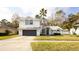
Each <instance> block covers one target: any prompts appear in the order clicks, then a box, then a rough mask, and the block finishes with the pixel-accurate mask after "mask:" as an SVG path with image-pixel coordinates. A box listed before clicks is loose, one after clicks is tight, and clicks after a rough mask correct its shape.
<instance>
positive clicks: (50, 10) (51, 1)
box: [0, 0, 79, 20]
mask: <svg viewBox="0 0 79 59" xmlns="http://www.w3.org/2000/svg"><path fill="white" fill-rule="evenodd" d="M70 3H71V1H70V0H66V1H65V2H64V1H62V2H61V1H60V3H59V1H58V0H1V1H0V20H1V19H7V20H11V18H12V15H13V14H15V13H16V14H19V15H20V16H32V17H34V16H35V15H36V14H39V10H40V9H41V8H45V9H47V17H48V18H49V17H51V15H53V16H54V14H55V11H56V8H57V7H58V8H59V9H61V10H63V11H64V12H65V13H66V15H69V14H71V13H76V12H79V7H71V5H72V4H75V5H76V4H79V3H78V2H77V3H75V2H72V4H70ZM72 6H74V5H72Z"/></svg>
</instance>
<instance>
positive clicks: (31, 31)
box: [19, 16, 41, 36]
mask: <svg viewBox="0 0 79 59" xmlns="http://www.w3.org/2000/svg"><path fill="white" fill-rule="evenodd" d="M40 31H41V25H40V19H34V18H31V17H29V16H28V17H23V18H20V19H19V35H21V36H39V35H40Z"/></svg>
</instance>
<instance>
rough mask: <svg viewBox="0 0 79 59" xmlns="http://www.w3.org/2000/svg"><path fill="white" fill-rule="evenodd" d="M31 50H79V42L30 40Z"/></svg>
mask: <svg viewBox="0 0 79 59" xmlns="http://www.w3.org/2000/svg"><path fill="white" fill-rule="evenodd" d="M31 46H32V50H33V51H79V42H32V43H31Z"/></svg>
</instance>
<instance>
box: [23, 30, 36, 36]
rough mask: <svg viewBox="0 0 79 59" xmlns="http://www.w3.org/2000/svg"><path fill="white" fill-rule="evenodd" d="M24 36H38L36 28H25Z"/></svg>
mask: <svg viewBox="0 0 79 59" xmlns="http://www.w3.org/2000/svg"><path fill="white" fill-rule="evenodd" d="M23 36H36V30H23Z"/></svg>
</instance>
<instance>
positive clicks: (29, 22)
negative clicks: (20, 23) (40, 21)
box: [25, 20, 33, 25]
mask: <svg viewBox="0 0 79 59" xmlns="http://www.w3.org/2000/svg"><path fill="white" fill-rule="evenodd" d="M25 25H33V20H25Z"/></svg>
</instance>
